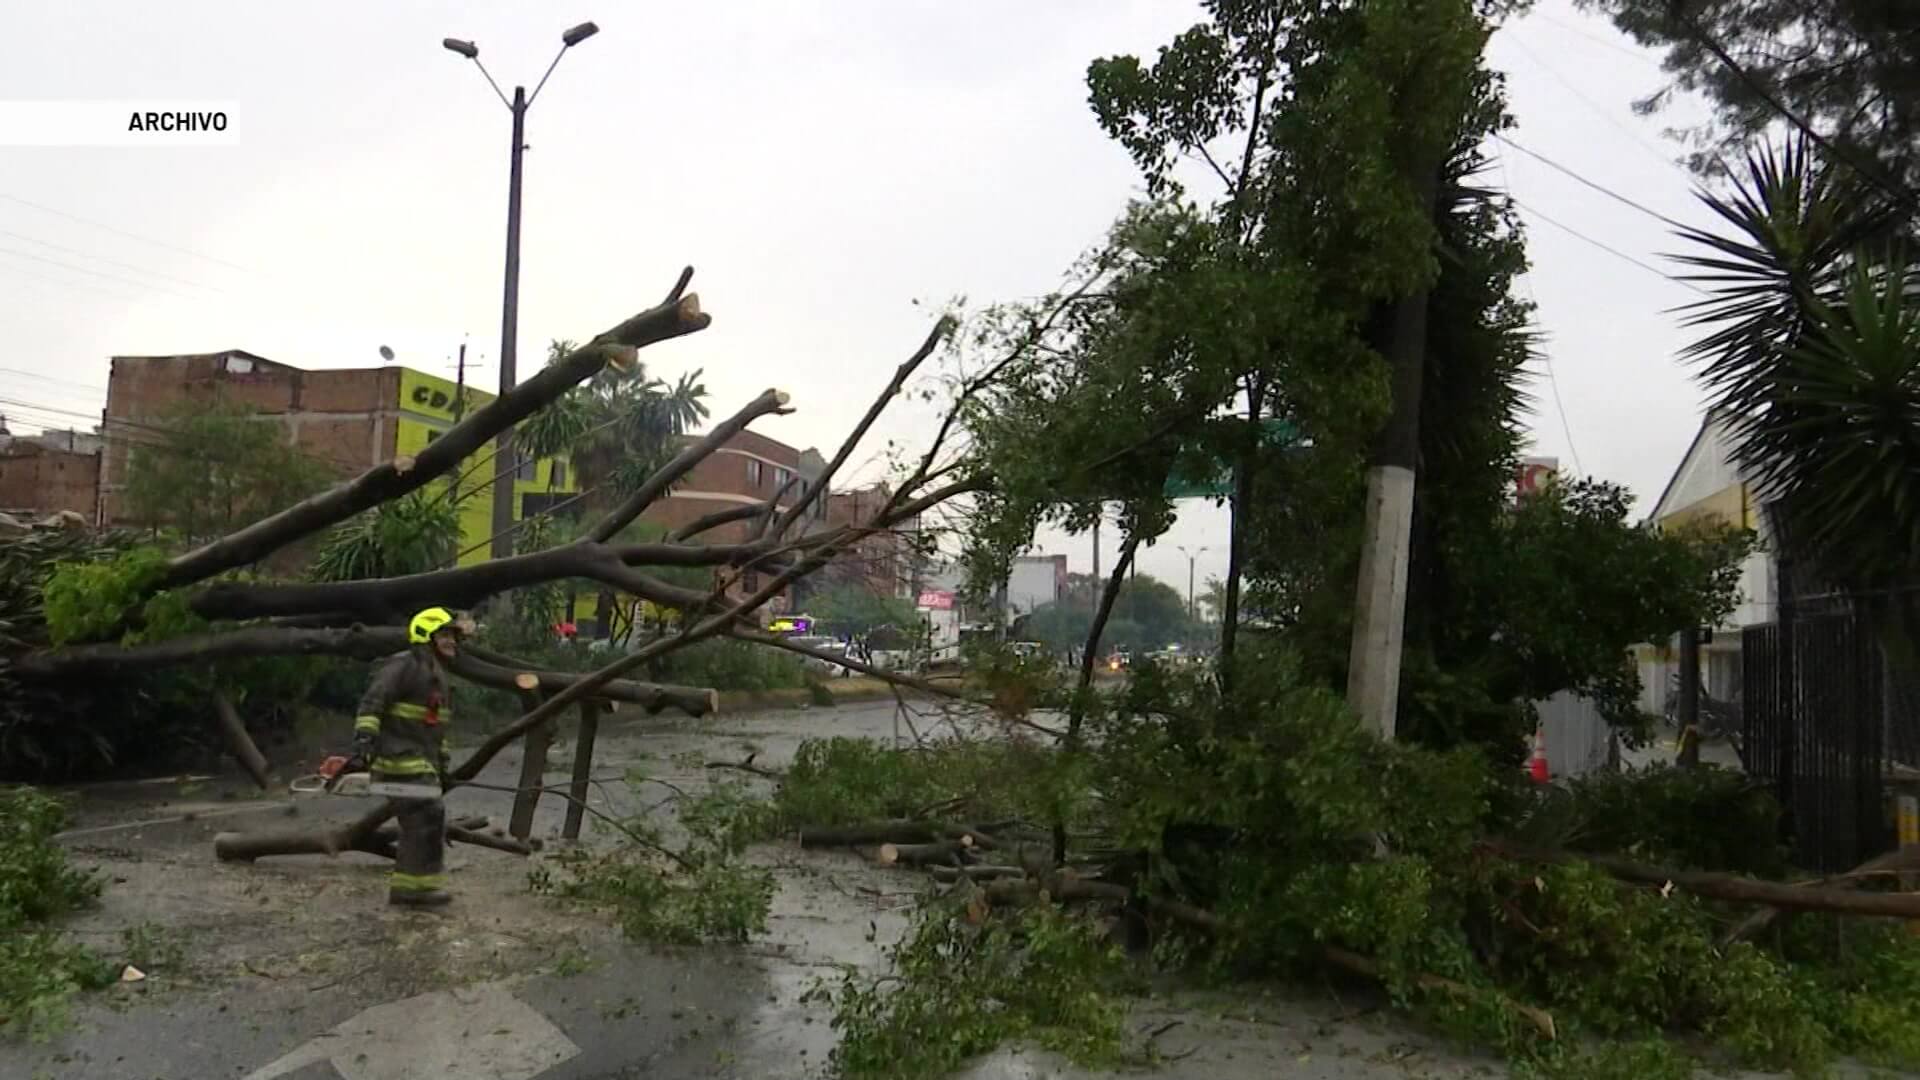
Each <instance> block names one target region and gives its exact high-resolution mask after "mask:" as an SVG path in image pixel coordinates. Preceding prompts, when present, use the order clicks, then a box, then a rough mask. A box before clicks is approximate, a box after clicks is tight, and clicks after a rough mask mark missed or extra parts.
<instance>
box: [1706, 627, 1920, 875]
mask: <svg viewBox="0 0 1920 1080" xmlns="http://www.w3.org/2000/svg"><path fill="white" fill-rule="evenodd" d="M1790 626H1791V631H1790V635H1789V636H1790V637H1791V639H1792V640H1791V649H1792V653H1791V655H1790V657H1783V655H1782V651H1781V642H1780V637H1781V635H1780V631H1779V628H1778V627H1777V626H1775V625H1771V624H1769V625H1765V626H1754V627H1748V628H1747V629H1746V630H1745V631H1744V632H1743V633H1742V635H1741V645H1740V650H1741V653H1742V684H1743V685H1742V692H1741V697H1742V699H1743V702H1742V704H1743V709H1742V713H1743V726H1744V737H1745V744H1746V745H1745V754H1744V755H1743V756H1744V758H1745V761H1746V766H1747V769H1748V771H1749V772H1751V773H1753V774H1754V775H1755V776H1758V777H1761V778H1764V779H1766V780H1768V781H1770V782H1771V783H1772V784H1773V785H1774V789H1775V791H1776V792H1777V793H1778V795H1779V797H1780V801H1781V805H1782V807H1783V808H1784V809H1785V812H1786V815H1787V824H1788V830H1789V832H1790V835H1791V839H1792V845H1793V858H1794V861H1795V862H1796V863H1798V864H1799V865H1801V866H1804V867H1806V868H1807V869H1810V870H1818V871H1840V870H1846V869H1850V868H1851V867H1854V866H1857V865H1858V864H1860V863H1861V862H1864V861H1865V860H1866V859H1867V858H1869V857H1871V856H1872V855H1874V854H1877V853H1879V852H1881V851H1884V850H1886V849H1887V848H1888V847H1890V846H1892V844H1893V842H1894V837H1893V829H1892V818H1891V815H1890V813H1889V811H1888V808H1887V806H1886V802H1885V790H1886V786H1887V782H1888V780H1889V778H1892V777H1894V776H1896V775H1898V774H1899V773H1900V772H1901V771H1902V770H1903V768H1906V767H1911V766H1914V765H1920V708H1916V706H1920V680H1916V679H1914V678H1913V676H1912V674H1911V673H1908V674H1906V675H1904V676H1902V675H1896V674H1895V673H1894V672H1892V671H1890V670H1889V668H1888V666H1887V664H1886V663H1885V660H1884V658H1883V656H1882V653H1881V649H1880V643H1879V640H1878V638H1877V637H1876V636H1875V633H1874V628H1873V626H1872V624H1871V622H1870V620H1868V619H1867V618H1865V617H1864V616H1863V615H1862V614H1861V613H1860V612H1858V611H1855V610H1850V605H1841V604H1829V605H1822V606H1819V607H1818V608H1817V609H1816V610H1811V611H1807V612H1804V613H1799V614H1796V616H1795V618H1794V620H1793V622H1792V623H1791V624H1790ZM1783 659H1790V660H1791V663H1790V665H1789V667H1790V669H1791V671H1790V673H1789V672H1783V671H1782V669H1781V664H1782V660H1783Z"/></svg>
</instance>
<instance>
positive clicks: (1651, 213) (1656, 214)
mask: <svg viewBox="0 0 1920 1080" xmlns="http://www.w3.org/2000/svg"><path fill="white" fill-rule="evenodd" d="M1493 137H1494V138H1496V139H1498V140H1500V141H1501V142H1502V143H1505V144H1506V145H1508V146H1511V147H1513V148H1514V149H1515V150H1518V151H1520V152H1521V153H1523V154H1525V155H1527V156H1528V157H1530V158H1533V159H1534V160H1535V161H1538V162H1540V163H1541V164H1543V165H1546V166H1547V167H1548V168H1551V169H1554V170H1556V171H1558V172H1561V173H1564V174H1566V175H1567V176H1570V177H1572V178H1573V179H1575V180H1578V181H1580V182H1581V183H1582V184H1585V185H1586V186H1588V187H1590V188H1592V189H1593V190H1595V191H1597V192H1599V193H1600V194H1602V195H1605V196H1606V197H1607V198H1609V199H1612V200H1613V201H1615V202H1617V203H1620V204H1622V205H1624V206H1630V207H1632V208H1633V209H1635V210H1638V211H1640V212H1641V213H1643V214H1645V215H1647V216H1648V217H1650V218H1654V219H1656V220H1658V221H1661V222H1663V223H1665V224H1667V225H1670V226H1672V227H1673V228H1675V229H1679V230H1681V231H1682V232H1686V231H1689V227H1688V226H1687V225H1686V224H1684V223H1682V222H1679V221H1675V220H1674V219H1673V218H1670V217H1668V216H1667V215H1665V214H1663V213H1661V212H1660V211H1658V210H1654V209H1652V208H1650V207H1648V206H1646V205H1645V204H1644V203H1639V202H1635V201H1634V200H1632V199H1629V198H1627V197H1626V196H1625V195H1622V194H1620V193H1619V192H1617V191H1615V190H1613V189H1612V188H1609V187H1605V186H1603V185H1600V184H1596V183H1594V182H1593V181H1592V180H1589V179H1587V178H1586V177H1584V176H1581V175H1580V174H1579V173H1578V172H1575V171H1574V170H1572V169H1569V168H1567V167H1566V166H1565V165H1562V164H1560V163H1559V162H1557V161H1555V160H1553V159H1552V158H1550V157H1548V156H1546V155H1545V154H1540V153H1536V152H1534V151H1532V150H1529V149H1527V148H1526V147H1524V146H1521V145H1520V144H1519V143H1517V142H1514V141H1513V140H1512V139H1509V138H1507V137H1506V136H1505V135H1502V134H1500V133H1499V132H1497V131H1496V132H1494V133H1493Z"/></svg>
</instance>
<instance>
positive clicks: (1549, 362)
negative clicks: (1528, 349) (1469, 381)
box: [1493, 150, 1587, 474]
mask: <svg viewBox="0 0 1920 1080" xmlns="http://www.w3.org/2000/svg"><path fill="white" fill-rule="evenodd" d="M1493 159H1494V160H1495V161H1497V162H1499V163H1500V177H1501V179H1503V180H1504V181H1506V185H1507V193H1508V194H1507V197H1508V198H1512V197H1513V194H1512V193H1513V178H1512V177H1511V176H1508V175H1507V159H1506V158H1505V157H1504V156H1502V155H1501V154H1500V153H1499V152H1498V151H1497V150H1496V151H1495V152H1494V155H1493ZM1521 280H1522V281H1523V282H1525V283H1526V286H1527V299H1528V300H1530V301H1532V302H1533V309H1534V310H1535V311H1538V310H1540V298H1539V297H1538V296H1536V295H1535V294H1534V291H1533V275H1532V274H1531V273H1524V274H1522V275H1521ZM1540 362H1541V363H1542V364H1543V365H1545V366H1546V369H1547V389H1548V390H1551V391H1552V392H1553V409H1554V411H1555V412H1557V413H1559V414H1560V433H1561V434H1562V435H1565V436H1566V437H1567V455H1568V456H1569V457H1571V458H1573V470H1574V471H1575V472H1577V473H1582V474H1584V473H1585V472H1586V471H1587V470H1586V466H1584V465H1582V464H1580V449H1579V447H1577V446H1575V445H1574V443H1573V425H1572V424H1570V423H1568V422H1567V406H1566V404H1565V403H1564V402H1562V401H1561V400H1560V376H1559V375H1558V374H1557V373H1556V372H1555V371H1554V370H1553V354H1552V353H1551V352H1549V351H1547V350H1545V349H1542V350H1540Z"/></svg>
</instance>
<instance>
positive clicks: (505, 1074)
mask: <svg viewBox="0 0 1920 1080" xmlns="http://www.w3.org/2000/svg"><path fill="white" fill-rule="evenodd" d="M579 1053H580V1047H579V1046H577V1045H575V1044H574V1042H573V1040H571V1039H569V1038H567V1036H566V1033H565V1032H563V1031H561V1030H560V1029H559V1028H557V1027H555V1026H554V1024H553V1022H552V1021H550V1020H548V1019H547V1018H546V1017H545V1016H542V1015H541V1014H540V1013H539V1012H538V1011H537V1010H535V1009H534V1008H533V1007H532V1006H530V1005H528V1004H526V1003H525V1002H523V1001H521V1000H520V999H519V998H516V997H514V996H513V995H512V994H511V993H509V992H508V990H507V988H506V986H505V985H504V984H502V983H483V984H481V985H478V986H467V987H462V988H460V989H458V990H452V991H435V992H433V993H431V994H421V995H419V996H417V997H410V998H404V999H402V1000H400V1001H389V1002H387V1003H386V1004H384V1005H375V1006H374V1007H373V1008H371V1009H367V1010H366V1011H364V1012H361V1013H359V1014H358V1015H355V1016H354V1017H352V1018H351V1019H348V1020H346V1021H344V1022H342V1023H340V1024H337V1025H335V1026H334V1027H333V1028H332V1029H331V1030H328V1031H325V1032H322V1033H321V1034H320V1035H318V1036H316V1037H314V1038H312V1039H309V1040H307V1042H306V1043H305V1044H303V1045H302V1046H301V1047H300V1048H299V1049H297V1050H295V1051H293V1052H292V1053H290V1054H288V1055H287V1056H285V1057H283V1058H281V1059H280V1060H278V1061H275V1062H274V1063H272V1064H271V1065H267V1066H265V1067H263V1068H261V1069H259V1070H257V1071H255V1072H253V1073H251V1074H249V1075H248V1076H247V1077H246V1080H273V1078H274V1077H277V1076H285V1075H286V1074H287V1073H290V1072H293V1071H294V1070H295V1069H301V1068H305V1067H306V1066H308V1065H311V1064H313V1063H314V1062H317V1061H326V1062H330V1063H332V1065H333V1067H334V1069H335V1070H336V1071H338V1072H339V1073H340V1075H341V1076H342V1077H344V1078H345V1080H417V1078H419V1077H460V1078H461V1080H532V1078H533V1077H535V1076H538V1075H540V1074H541V1073H543V1072H546V1071H547V1070H548V1069H551V1068H553V1067H554V1066H556V1065H558V1064H560V1063H561V1062H563V1061H567V1060H569V1059H571V1058H573V1057H575V1056H577V1055H578V1054H579Z"/></svg>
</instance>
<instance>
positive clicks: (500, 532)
mask: <svg viewBox="0 0 1920 1080" xmlns="http://www.w3.org/2000/svg"><path fill="white" fill-rule="evenodd" d="M509 108H511V109H512V110H513V155H512V164H511V165H510V166H508V171H507V283H506V289H505V293H504V296H503V297H502V299H501V305H500V396H501V397H505V396H507V391H509V390H511V389H513V386H514V381H515V376H516V374H517V372H516V371H515V370H514V361H515V360H516V359H517V356H518V353H519V337H520V162H521V156H522V155H523V154H524V153H525V151H526V149H527V88H526V87H524V86H516V87H514V88H513V103H512V104H511V105H510V106H509ZM493 463H494V466H495V468H494V470H493V473H494V476H493V551H492V553H491V554H492V557H493V558H496V559H504V558H507V557H509V556H511V555H512V554H513V485H514V481H516V480H518V479H520V469H519V465H520V459H519V451H518V450H517V449H516V448H515V447H514V445H513V429H512V428H507V429H506V430H504V431H502V432H500V434H499V435H498V436H496V437H495V438H494V440H493Z"/></svg>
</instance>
